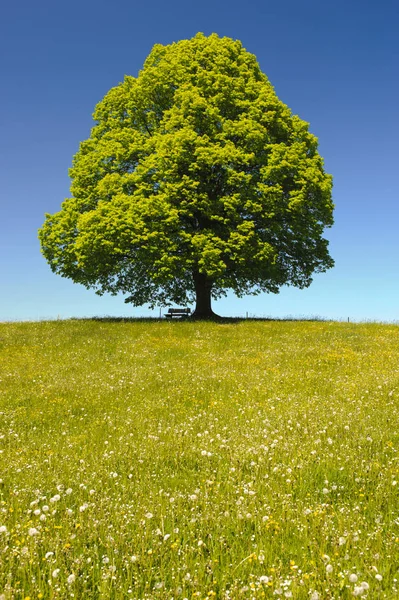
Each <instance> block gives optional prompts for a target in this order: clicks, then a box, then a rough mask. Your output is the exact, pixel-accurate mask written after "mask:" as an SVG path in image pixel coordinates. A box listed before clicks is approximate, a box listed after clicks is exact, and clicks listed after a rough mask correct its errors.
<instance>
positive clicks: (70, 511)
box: [66, 508, 73, 516]
mask: <svg viewBox="0 0 399 600" xmlns="http://www.w3.org/2000/svg"><path fill="white" fill-rule="evenodd" d="M66 514H67V515H69V516H71V515H73V510H72V509H71V508H67V509H66Z"/></svg>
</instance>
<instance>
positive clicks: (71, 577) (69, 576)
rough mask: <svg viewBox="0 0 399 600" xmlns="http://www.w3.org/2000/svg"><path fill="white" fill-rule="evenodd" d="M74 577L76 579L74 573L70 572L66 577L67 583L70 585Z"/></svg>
mask: <svg viewBox="0 0 399 600" xmlns="http://www.w3.org/2000/svg"><path fill="white" fill-rule="evenodd" d="M75 579H76V575H75V573H71V574H70V575H68V577H67V582H68V584H69V585H72V583H73V582H74V581H75Z"/></svg>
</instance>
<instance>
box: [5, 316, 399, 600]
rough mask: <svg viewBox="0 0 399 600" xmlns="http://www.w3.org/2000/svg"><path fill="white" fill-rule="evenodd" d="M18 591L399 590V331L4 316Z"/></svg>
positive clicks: (9, 579)
mask: <svg viewBox="0 0 399 600" xmlns="http://www.w3.org/2000/svg"><path fill="white" fill-rule="evenodd" d="M0 352H1V374H0V599H1V600H8V599H9V598H18V599H19V598H26V597H29V598H31V599H32V600H33V599H36V598H44V599H47V598H69V597H71V596H73V595H74V597H75V598H78V599H81V598H89V599H92V598H101V599H109V598H117V599H121V598H137V599H138V598H151V599H156V598H168V599H169V598H170V599H171V598H182V599H183V598H193V597H194V598H196V597H197V598H201V599H204V598H212V597H214V598H231V599H235V598H276V597H282V598H290V597H292V598H295V599H299V600H301V599H305V598H306V599H309V598H311V599H312V600H318V599H319V600H324V599H327V598H352V597H353V595H355V596H359V597H368V598H397V597H398V582H397V580H398V579H399V570H398V569H399V462H398V461H399V457H398V448H399V410H398V409H399V327H398V326H395V325H377V324H347V323H332V322H272V321H270V322H268V321H264V322H256V321H253V322H252V321H247V322H246V321H243V322H231V323H204V322H202V323H200V322H189V321H187V322H166V321H165V322H158V321H153V322H148V321H132V322H117V321H112V320H109V321H107V320H102V321H101V320H100V321H93V320H76V321H74V320H71V321H54V322H40V323H8V324H0Z"/></svg>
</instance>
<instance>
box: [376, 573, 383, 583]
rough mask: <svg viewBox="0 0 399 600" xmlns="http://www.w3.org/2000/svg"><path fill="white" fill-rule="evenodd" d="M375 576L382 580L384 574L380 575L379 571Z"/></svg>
mask: <svg viewBox="0 0 399 600" xmlns="http://www.w3.org/2000/svg"><path fill="white" fill-rule="evenodd" d="M375 578H376V579H377V581H382V575H380V574H379V573H377V575H376V576H375Z"/></svg>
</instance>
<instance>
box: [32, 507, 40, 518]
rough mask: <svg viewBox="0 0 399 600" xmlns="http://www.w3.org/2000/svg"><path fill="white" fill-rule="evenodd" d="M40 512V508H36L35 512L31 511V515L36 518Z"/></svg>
mask: <svg viewBox="0 0 399 600" xmlns="http://www.w3.org/2000/svg"><path fill="white" fill-rule="evenodd" d="M41 512H42V511H41V510H40V508H37V509H36V510H34V511H33V514H34V515H35V516H36V517H38V516H39V515H40V513H41Z"/></svg>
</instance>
